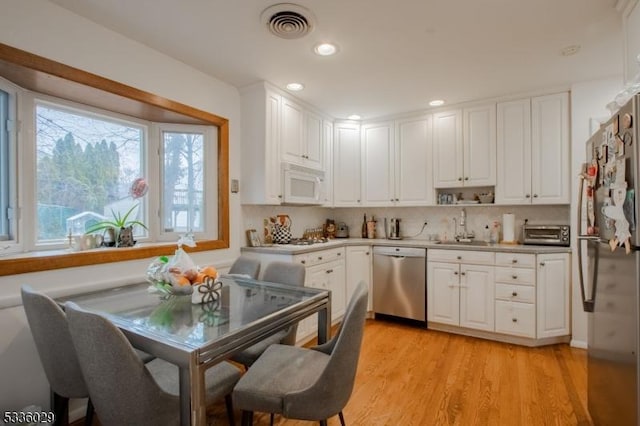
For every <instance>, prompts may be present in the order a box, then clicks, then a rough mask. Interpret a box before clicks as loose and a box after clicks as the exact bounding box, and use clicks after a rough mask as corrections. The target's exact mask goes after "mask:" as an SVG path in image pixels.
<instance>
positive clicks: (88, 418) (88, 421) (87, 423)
mask: <svg viewBox="0 0 640 426" xmlns="http://www.w3.org/2000/svg"><path fill="white" fill-rule="evenodd" d="M93 412H94V409H93V402H91V398H89V399H87V412H86V413H85V415H84V426H91V425H93Z"/></svg>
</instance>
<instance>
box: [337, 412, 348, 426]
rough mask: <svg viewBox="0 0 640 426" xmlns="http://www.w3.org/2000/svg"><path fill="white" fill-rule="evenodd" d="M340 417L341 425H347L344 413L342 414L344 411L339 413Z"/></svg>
mask: <svg viewBox="0 0 640 426" xmlns="http://www.w3.org/2000/svg"><path fill="white" fill-rule="evenodd" d="M338 417H340V425H342V426H347V425H346V423H345V422H344V414H342V411H340V412H339V413H338Z"/></svg>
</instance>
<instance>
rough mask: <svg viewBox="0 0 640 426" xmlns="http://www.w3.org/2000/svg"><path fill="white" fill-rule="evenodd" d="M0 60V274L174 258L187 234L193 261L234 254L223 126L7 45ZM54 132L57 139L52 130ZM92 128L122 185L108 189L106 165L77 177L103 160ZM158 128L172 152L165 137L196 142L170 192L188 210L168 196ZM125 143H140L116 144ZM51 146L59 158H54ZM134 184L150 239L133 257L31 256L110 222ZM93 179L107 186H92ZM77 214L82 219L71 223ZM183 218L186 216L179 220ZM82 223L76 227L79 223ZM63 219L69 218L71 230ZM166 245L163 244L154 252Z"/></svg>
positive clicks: (0, 47)
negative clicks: (196, 254) (207, 253)
mask: <svg viewBox="0 0 640 426" xmlns="http://www.w3.org/2000/svg"><path fill="white" fill-rule="evenodd" d="M0 62H1V63H2V67H0V241H1V240H5V239H8V241H2V242H0V276H2V275H11V274H21V273H25V272H35V271H43V270H49V269H58V268H66V267H73V266H81V265H89V264H93V263H106V262H116V261H121V260H134V259H149V258H151V257H154V256H160V255H165V254H167V253H170V252H171V250H173V249H174V248H175V241H176V238H177V236H176V233H182V230H189V229H191V230H194V228H196V230H195V232H196V240H197V247H195V248H193V249H192V250H193V251H202V250H214V249H224V248H228V247H229V243H230V236H229V192H228V191H229V121H228V120H227V119H226V118H224V117H220V116H217V115H215V114H212V113H209V112H207V111H203V110H199V109H196V108H193V107H190V106H188V105H185V104H181V103H179V102H175V101H172V100H169V99H166V98H163V97H162V96H158V95H156V94H153V93H149V92H145V91H143V90H139V89H137V88H135V87H130V86H127V85H123V84H121V83H118V82H116V81H113V80H109V79H105V78H103V77H100V76H98V75H95V74H91V73H87V72H85V71H82V70H79V69H77V68H73V67H70V66H68V65H65V64H62V63H59V62H55V61H51V60H49V59H47V58H44V57H41V56H37V55H34V54H31V53H29V52H25V51H22V50H20V49H16V48H13V47H11V46H8V45H5V44H2V43H0ZM5 79H6V80H5ZM6 87H9V89H6ZM43 93H46V94H47V95H46V96H45V95H44V94H43ZM7 94H8V97H7ZM17 107H19V108H17ZM7 109H8V111H7ZM7 117H8V120H6V118H7ZM39 120H40V121H39ZM45 120H51V121H49V122H48V123H45ZM74 121H75V126H74ZM78 122H80V123H82V125H78ZM162 123H171V124H162ZM47 125H48V126H49V127H47ZM57 126H61V127H63V129H62V130H61V129H57V130H56V131H54V130H53V129H54V128H55V127H57ZM65 126H66V127H67V128H65ZM91 127H94V129H93V130H95V129H97V128H102V130H105V134H104V135H102V138H103V139H104V142H105V144H106V146H107V148H109V147H110V146H112V144H111V141H112V140H114V143H113V145H114V146H115V147H116V148H117V149H116V150H115V152H117V154H118V155H117V157H118V160H119V162H120V164H119V167H118V173H117V178H115V180H114V181H113V182H115V181H116V180H117V182H118V183H117V184H116V183H112V184H106V183H105V182H108V181H109V179H113V178H114V177H113V176H111V177H108V176H106V175H101V173H106V172H105V170H107V171H108V170H115V168H109V167H102V166H103V165H102V164H101V163H100V164H99V166H95V167H93V168H92V169H91V172H86V173H84V174H82V173H80V170H75V169H81V168H84V167H85V164H84V162H78V161H77V158H82V159H84V160H86V159H87V158H90V159H91V160H90V161H93V162H94V164H98V163H95V162H96V161H97V160H96V159H97V158H98V157H99V155H97V154H96V151H98V150H102V151H100V152H104V147H105V144H102V139H100V141H99V142H97V140H98V139H99V138H100V137H101V136H100V134H99V132H89V133H91V138H90V139H88V138H89V137H88V136H87V134H86V133H87V132H88V131H89V130H91ZM75 128H77V129H75ZM65 130H66V131H65ZM69 130H71V131H69ZM163 130H164V131H166V132H167V136H168V139H167V144H169V142H170V140H171V139H175V140H177V139H180V138H183V139H184V138H186V137H187V136H188V137H194V139H193V140H192V141H191V142H193V143H191V142H188V143H187V144H184V143H183V145H182V147H181V150H182V151H183V152H188V151H184V149H186V148H188V147H189V144H190V143H191V146H193V147H194V148H196V144H197V145H198V146H197V149H195V150H194V152H193V154H194V156H193V157H191V158H189V157H183V158H182V159H181V160H180V161H181V167H184V168H185V169H184V176H179V178H177V179H175V181H174V186H173V188H174V189H175V192H177V191H178V190H180V191H186V193H185V194H186V196H187V200H188V203H193V206H191V205H189V206H187V208H186V210H185V207H184V206H181V205H180V203H179V202H177V201H179V200H177V199H171V198H170V197H169V194H168V193H165V191H164V175H165V164H164V160H165V153H164V150H165V141H164V139H163V138H164V135H163V133H162V131H163ZM45 132H50V134H49V135H45ZM56 132H57V133H56ZM171 133H174V134H171ZM123 134H127V135H129V134H135V137H131V138H129V136H127V137H125V138H124V139H118V138H122V135H123ZM199 135H200V136H199ZM47 137H48V139H47ZM85 139H86V140H85ZM87 140H89V142H87ZM123 140H124V141H126V143H125V144H124V145H123V142H122V141H123ZM133 140H138V142H137V143H133ZM56 143H57V144H58V149H59V151H60V152H57V151H56ZM130 143H131V144H130ZM168 148H169V145H167V149H168ZM65 149H67V151H69V152H71V153H72V154H70V155H67V156H66V157H67V158H66V160H65V161H67V162H66V163H65V162H64V161H63V159H64V158H65V155H62V154H63V153H64V152H65ZM107 152H111V151H109V149H107ZM167 152H168V151H167ZM7 153H8V154H7ZM132 153H133V154H132ZM56 154H57V157H56ZM89 154H90V155H89ZM107 157H109V155H107ZM112 157H115V155H113V156H112ZM134 158H135V159H134ZM168 158H169V155H168V154H167V159H168ZM7 163H8V166H7ZM64 164H69V166H68V167H65V166H64ZM136 169H138V170H139V171H138V170H136ZM167 171H169V169H167ZM133 175H138V176H143V177H144V178H145V180H146V182H147V183H148V188H149V191H148V193H147V194H146V196H144V197H143V198H139V199H138V200H137V201H138V202H139V211H136V213H135V214H136V215H137V218H138V219H140V220H141V221H144V222H145V224H146V225H147V226H148V228H149V230H148V231H147V232H145V231H144V230H143V229H138V238H139V240H141V242H144V243H145V244H142V245H141V244H138V245H137V248H134V249H132V250H117V249H114V250H112V251H110V252H109V253H108V254H105V252H103V251H102V250H91V251H87V252H81V253H75V252H74V253H70V252H69V251H68V250H53V251H51V252H49V253H46V254H45V253H39V254H38V255H37V256H33V255H32V254H29V253H28V252H31V251H34V250H38V251H41V250H43V249H64V248H66V247H68V243H69V239H67V237H68V233H67V234H66V235H65V232H63V230H64V231H66V232H69V230H71V232H72V233H73V232H76V229H77V231H78V232H81V230H82V229H83V226H84V229H86V228H87V226H90V225H89V224H90V222H92V221H96V220H99V219H100V217H103V216H108V214H110V213H111V212H110V210H111V207H112V206H115V205H114V204H113V203H114V201H112V200H117V199H118V198H121V197H124V198H125V200H126V198H127V197H126V195H127V191H129V188H128V186H129V187H130V183H131V182H130V179H131V176H133ZM60 176H64V177H65V178H61V177H60ZM192 178H193V181H192V180H191V179H192ZM92 179H93V181H92ZM97 179H101V180H102V182H103V183H105V184H104V185H97V184H95V180H97ZM92 182H94V183H92ZM137 182H138V183H139V180H137ZM56 185H58V186H56ZM92 185H93V186H92ZM136 187H137V188H139V187H140V186H139V185H137V186H136ZM45 188H48V190H45ZM62 189H64V191H62ZM59 190H60V191H59ZM58 192H59V194H58ZM190 192H191V194H189V193H190ZM70 193H75V194H82V196H78V195H76V198H78V199H79V200H73V199H72V197H71V196H70V195H69V194H70ZM100 197H101V198H100ZM199 197H201V200H200V199H199ZM98 198H100V200H102V201H100V200H98ZM174 198H175V196H174ZM7 200H8V201H7ZM80 201H82V202H80ZM128 201H129V202H131V200H128ZM5 205H6V206H7V208H6V209H5V208H4V206H5ZM165 205H166V207H165ZM40 206H43V207H42V208H40ZM134 206H135V204H134ZM47 208H48V209H49V210H48V211H47ZM72 208H73V209H74V212H79V213H76V215H73V214H71V215H70V216H69V214H70V213H71V211H70V209H72ZM165 208H166V213H165ZM178 208H182V210H178V211H177V212H175V213H174V210H177V209H178ZM38 209H40V213H39V212H38ZM67 209H68V210H69V211H68V210H67ZM101 209H102V210H101ZM106 210H109V211H108V212H107V211H106ZM114 210H115V208H114ZM56 213H57V214H58V217H56ZM83 213H84V215H83ZM105 213H108V214H105ZM77 214H80V220H79V221H78V223H75V222H74V219H78V217H77ZM167 214H168V217H167V218H166V219H165V215H167ZM74 216H76V217H74ZM67 219H71V221H69V222H70V223H68V221H67ZM170 231H171V232H170ZM163 241H167V242H170V243H169V244H166V243H160V244H159V243H158V242H163ZM22 253H28V254H24V255H23V254H22ZM6 255H8V256H6ZM60 255H62V256H60Z"/></svg>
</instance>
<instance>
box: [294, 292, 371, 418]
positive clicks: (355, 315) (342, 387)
mask: <svg viewBox="0 0 640 426" xmlns="http://www.w3.org/2000/svg"><path fill="white" fill-rule="evenodd" d="M367 299H368V289H367V285H366V284H365V283H364V282H362V281H361V282H360V283H359V284H358V286H357V287H356V289H355V291H354V293H353V296H352V297H351V299H350V300H349V304H348V305H347V310H346V312H345V315H344V319H343V320H342V324H341V325H340V329H339V330H338V333H337V334H336V335H335V336H334V337H333V339H331V341H329V342H328V343H327V344H326V345H324V346H325V347H329V348H331V352H330V357H331V358H330V359H329V362H328V364H327V365H326V367H325V369H324V371H323V372H322V374H321V375H320V377H319V379H318V381H317V382H316V383H314V384H313V385H311V386H309V387H308V388H307V389H305V390H303V391H301V392H297V393H293V394H289V395H287V396H285V398H284V410H283V414H284V415H285V416H286V417H291V418H306V419H327V418H329V417H331V416H334V415H336V414H338V413H339V412H340V411H342V409H343V408H344V407H345V405H347V402H348V401H349V398H350V397H351V392H352V391H353V385H354V382H355V378H356V370H357V368H358V359H359V357H360V348H361V346H362V335H363V333H364V323H365V317H366V313H367ZM318 401H322V404H318V403H317V402H318Z"/></svg>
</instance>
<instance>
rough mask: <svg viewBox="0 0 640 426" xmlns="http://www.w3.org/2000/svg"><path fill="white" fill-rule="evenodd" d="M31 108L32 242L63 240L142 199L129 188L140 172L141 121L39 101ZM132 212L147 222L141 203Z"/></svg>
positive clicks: (138, 229)
mask: <svg viewBox="0 0 640 426" xmlns="http://www.w3.org/2000/svg"><path fill="white" fill-rule="evenodd" d="M35 113H36V124H35V127H36V132H35V135H36V138H35V139H36V140H35V143H36V168H35V169H36V206H35V211H36V223H35V228H36V240H37V243H39V244H42V243H45V244H46V243H59V242H64V241H65V240H66V238H68V236H69V235H82V234H84V233H85V231H86V229H87V228H89V227H90V226H91V225H93V224H95V223H96V222H98V221H100V220H104V219H110V218H111V217H112V214H113V213H112V212H114V213H116V214H119V215H120V216H122V215H124V214H126V213H127V212H128V211H129V210H130V209H132V208H134V207H135V206H136V205H139V204H140V203H141V202H140V201H139V200H136V199H134V198H132V197H131V196H130V195H129V188H130V187H131V185H132V183H133V181H134V180H135V179H137V178H139V177H145V170H144V164H145V160H144V158H143V151H144V150H143V148H144V146H145V144H146V127H145V126H142V125H140V124H136V123H133V122H125V121H121V120H115V119H113V118H109V117H106V116H100V115H97V114H95V113H90V112H87V111H82V110H74V109H71V108H68V107H64V106H61V105H56V104H51V103H47V102H42V101H39V102H37V103H36V105H35ZM133 214H135V215H137V217H130V219H131V220H139V221H142V222H143V223H144V222H146V220H145V209H144V208H134V210H133ZM143 232H144V228H142V227H140V226H137V227H135V228H134V236H135V237H141V236H144V233H143Z"/></svg>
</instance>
